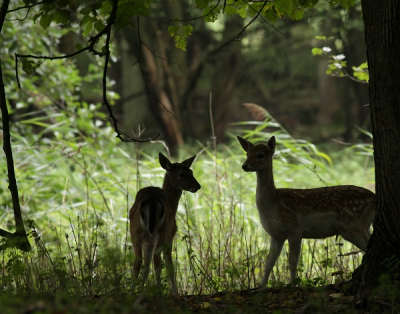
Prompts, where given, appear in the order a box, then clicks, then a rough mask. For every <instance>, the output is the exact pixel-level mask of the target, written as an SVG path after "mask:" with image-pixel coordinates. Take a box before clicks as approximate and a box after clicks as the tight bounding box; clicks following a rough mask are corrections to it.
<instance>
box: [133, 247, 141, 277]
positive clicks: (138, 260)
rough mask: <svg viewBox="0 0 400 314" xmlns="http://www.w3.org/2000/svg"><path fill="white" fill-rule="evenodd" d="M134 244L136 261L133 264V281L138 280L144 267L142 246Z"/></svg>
mask: <svg viewBox="0 0 400 314" xmlns="http://www.w3.org/2000/svg"><path fill="white" fill-rule="evenodd" d="M132 242H133V250H134V251H135V261H134V262H133V279H134V280H137V279H138V277H139V273H140V268H141V266H142V246H141V245H140V244H139V243H138V242H137V241H132Z"/></svg>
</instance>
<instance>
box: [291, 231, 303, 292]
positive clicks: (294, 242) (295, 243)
mask: <svg viewBox="0 0 400 314" xmlns="http://www.w3.org/2000/svg"><path fill="white" fill-rule="evenodd" d="M300 252H301V236H300V237H291V238H289V271H290V281H291V282H292V283H293V284H294V283H295V280H296V278H297V276H296V272H297V264H298V263H299V257H300Z"/></svg>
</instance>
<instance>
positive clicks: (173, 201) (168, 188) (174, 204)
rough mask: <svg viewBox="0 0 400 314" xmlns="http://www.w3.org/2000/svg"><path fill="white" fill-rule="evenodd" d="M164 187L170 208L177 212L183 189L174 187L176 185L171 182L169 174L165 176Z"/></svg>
mask: <svg viewBox="0 0 400 314" xmlns="http://www.w3.org/2000/svg"><path fill="white" fill-rule="evenodd" d="M162 189H163V190H164V192H165V195H166V197H167V202H168V205H169V208H171V209H172V211H173V212H174V214H175V213H176V211H177V209H178V204H179V199H180V198H181V195H182V190H181V189H177V188H176V187H174V185H173V184H172V183H171V182H169V180H168V177H167V176H165V178H164V183H163V187H162Z"/></svg>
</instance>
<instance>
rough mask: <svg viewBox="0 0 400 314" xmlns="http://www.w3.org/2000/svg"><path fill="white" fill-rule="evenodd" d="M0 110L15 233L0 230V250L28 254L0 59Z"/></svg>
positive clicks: (1, 12)
mask: <svg viewBox="0 0 400 314" xmlns="http://www.w3.org/2000/svg"><path fill="white" fill-rule="evenodd" d="M9 3H10V1H9V0H5V1H3V4H2V6H1V9H0V33H1V30H2V28H3V23H4V21H5V18H6V14H7V8H8V5H9ZM0 109H1V120H2V123H3V149H4V154H5V155H6V159H7V173H8V183H9V185H8V188H9V189H10V192H11V197H12V202H13V210H14V217H15V228H16V231H15V232H14V233H10V232H8V231H6V230H3V229H0V236H2V237H5V238H6V242H5V244H3V245H1V246H0V250H3V249H5V248H7V247H17V248H18V249H20V250H22V251H25V252H28V251H30V250H31V245H30V243H29V241H28V237H27V235H26V232H25V227H24V222H23V220H22V215H21V207H20V204H19V196H18V188H17V180H16V179H15V171H14V159H13V155H12V149H11V136H10V119H9V114H8V108H7V101H6V93H5V89H4V82H3V71H2V68H1V59H0Z"/></svg>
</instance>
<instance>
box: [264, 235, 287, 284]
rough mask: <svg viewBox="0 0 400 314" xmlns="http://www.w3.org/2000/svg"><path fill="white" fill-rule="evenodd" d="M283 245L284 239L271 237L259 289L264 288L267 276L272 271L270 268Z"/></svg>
mask: <svg viewBox="0 0 400 314" xmlns="http://www.w3.org/2000/svg"><path fill="white" fill-rule="evenodd" d="M283 243H285V239H277V238H272V237H271V246H270V248H269V254H268V257H267V262H266V266H265V273H264V278H263V280H262V282H261V288H265V287H266V286H267V284H268V278H269V275H270V273H271V271H272V268H273V267H274V266H275V263H276V260H277V259H278V257H279V255H280V254H281V251H282V247H283Z"/></svg>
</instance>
